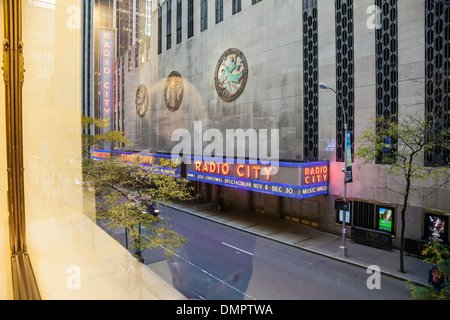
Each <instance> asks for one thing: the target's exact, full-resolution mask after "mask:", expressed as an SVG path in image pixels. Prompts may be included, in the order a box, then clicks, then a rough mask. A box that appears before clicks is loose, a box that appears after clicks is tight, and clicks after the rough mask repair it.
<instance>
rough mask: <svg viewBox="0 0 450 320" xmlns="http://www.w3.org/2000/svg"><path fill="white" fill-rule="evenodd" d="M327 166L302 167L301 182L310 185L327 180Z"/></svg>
mask: <svg viewBox="0 0 450 320" xmlns="http://www.w3.org/2000/svg"><path fill="white" fill-rule="evenodd" d="M328 178H329V176H328V166H327V165H318V166H312V167H304V168H303V184H304V185H312V184H317V183H324V182H328Z"/></svg>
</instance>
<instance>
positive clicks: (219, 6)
mask: <svg viewBox="0 0 450 320" xmlns="http://www.w3.org/2000/svg"><path fill="white" fill-rule="evenodd" d="M222 20H223V0H216V23H219V22H221V21H222Z"/></svg>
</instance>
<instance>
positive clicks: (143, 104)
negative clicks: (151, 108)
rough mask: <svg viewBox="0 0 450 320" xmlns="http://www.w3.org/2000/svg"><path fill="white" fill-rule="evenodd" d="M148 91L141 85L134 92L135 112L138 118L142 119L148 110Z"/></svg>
mask: <svg viewBox="0 0 450 320" xmlns="http://www.w3.org/2000/svg"><path fill="white" fill-rule="evenodd" d="M148 100H149V99H148V90H147V87H146V86H145V85H143V84H141V85H140V86H139V87H138V89H137V92H136V112H137V114H138V115H139V117H141V118H142V117H144V116H145V114H146V113H147V110H148Z"/></svg>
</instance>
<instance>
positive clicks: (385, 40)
mask: <svg viewBox="0 0 450 320" xmlns="http://www.w3.org/2000/svg"><path fill="white" fill-rule="evenodd" d="M375 5H376V6H377V7H378V8H380V12H379V19H380V20H379V21H378V23H379V25H378V26H377V29H376V31H375V48H376V49H375V50H376V53H375V55H376V57H375V58H376V116H377V118H382V117H383V118H384V119H390V120H391V121H397V120H398V97H397V96H398V39H397V38H398V36H397V34H398V27H397V0H390V1H384V0H375ZM396 145H397V141H392V140H391V141H386V146H387V148H386V149H385V151H384V152H389V153H390V152H392V151H394V149H395V148H396ZM384 155H386V153H383V154H380V155H379V156H378V158H377V163H380V164H381V163H386V159H389V158H390V157H387V158H386V157H384Z"/></svg>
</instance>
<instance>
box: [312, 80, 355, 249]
mask: <svg viewBox="0 0 450 320" xmlns="http://www.w3.org/2000/svg"><path fill="white" fill-rule="evenodd" d="M319 88H320V89H326V90H331V91H333V92H334V94H335V95H336V97H337V98H338V100H339V104H340V105H341V106H342V111H343V113H344V137H345V141H344V150H345V156H344V158H345V160H344V163H345V165H344V169H342V171H343V172H344V203H347V183H348V181H347V174H348V173H347V159H348V152H349V150H348V148H347V139H348V138H347V129H348V123H347V112H346V111H345V109H344V105H343V104H342V100H341V98H340V97H339V95H338V94H337V92H336V90H334V89H333V88H332V87H329V86H328V85H326V84H325V83H320V84H319ZM348 210H350V206H348ZM345 218H346V211H344V213H343V215H342V245H341V246H340V247H339V256H341V257H346V256H347V247H346V245H345Z"/></svg>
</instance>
